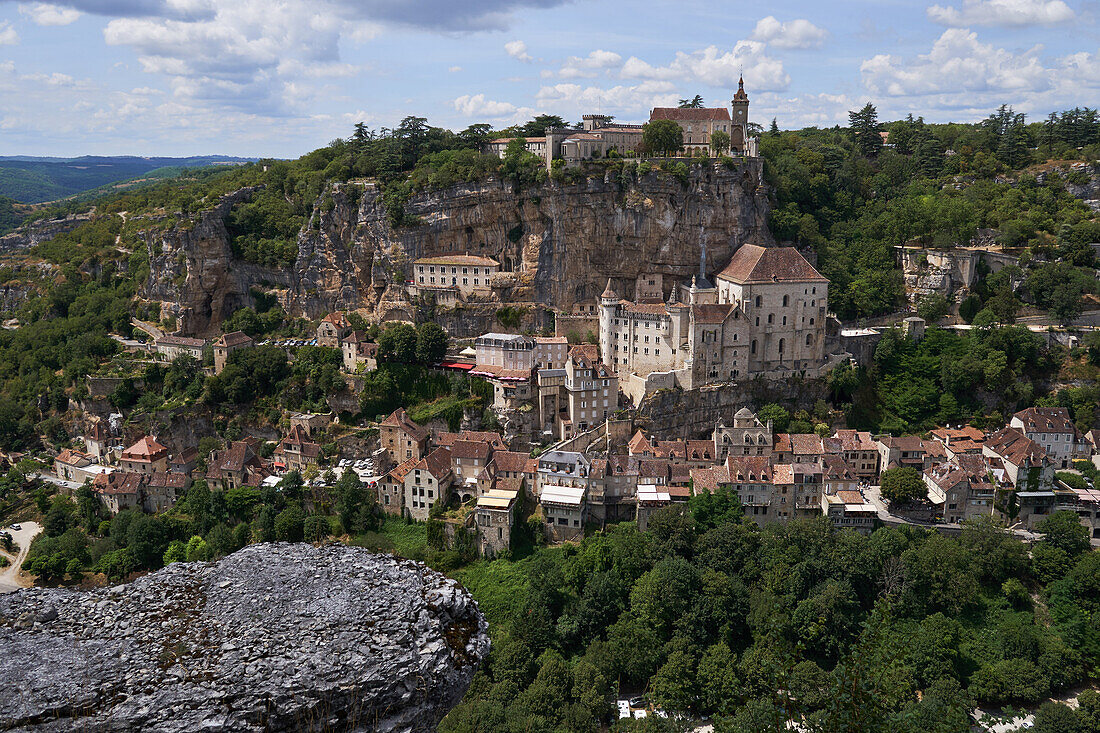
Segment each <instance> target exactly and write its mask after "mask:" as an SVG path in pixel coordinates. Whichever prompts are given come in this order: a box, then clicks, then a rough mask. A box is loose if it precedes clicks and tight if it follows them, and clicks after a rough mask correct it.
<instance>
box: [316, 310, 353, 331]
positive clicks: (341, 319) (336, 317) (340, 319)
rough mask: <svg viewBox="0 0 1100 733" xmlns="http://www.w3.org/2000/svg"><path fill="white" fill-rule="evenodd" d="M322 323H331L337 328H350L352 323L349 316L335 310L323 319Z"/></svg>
mask: <svg viewBox="0 0 1100 733" xmlns="http://www.w3.org/2000/svg"><path fill="white" fill-rule="evenodd" d="M321 323H331V324H332V325H334V326H336V327H337V328H349V327H350V326H351V323H350V322H349V321H348V317H347V316H345V315H344V314H343V313H341V312H340V311H334V312H333V313H329V314H328V315H327V316H325V317H324V318H322V319H321Z"/></svg>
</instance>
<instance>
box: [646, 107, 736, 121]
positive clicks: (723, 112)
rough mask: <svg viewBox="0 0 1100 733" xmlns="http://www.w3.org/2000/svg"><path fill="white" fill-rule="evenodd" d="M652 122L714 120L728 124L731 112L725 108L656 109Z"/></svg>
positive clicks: (651, 116)
mask: <svg viewBox="0 0 1100 733" xmlns="http://www.w3.org/2000/svg"><path fill="white" fill-rule="evenodd" d="M649 119H650V121H653V120H674V121H676V122H696V121H697V122H703V121H707V120H713V121H716V122H723V121H725V122H728V121H729V119H730V111H729V110H728V109H726V108H725V107H654V108H653V111H652V112H650V113H649Z"/></svg>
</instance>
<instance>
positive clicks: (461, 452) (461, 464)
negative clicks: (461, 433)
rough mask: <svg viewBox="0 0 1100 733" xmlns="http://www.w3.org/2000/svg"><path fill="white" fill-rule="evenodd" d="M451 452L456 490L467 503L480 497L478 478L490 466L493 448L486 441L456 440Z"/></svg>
mask: <svg viewBox="0 0 1100 733" xmlns="http://www.w3.org/2000/svg"><path fill="white" fill-rule="evenodd" d="M450 450H451V470H452V471H453V472H454V482H455V484H456V489H455V490H456V491H458V492H459V495H460V500H461V501H462V502H463V503H465V502H467V501H470V500H471V499H473V498H474V497H476V496H477V495H478V493H479V491H478V477H480V476H481V474H482V472H484V471H485V468H486V467H487V466H488V465H489V461H490V460H491V459H492V456H493V448H492V446H491V445H489V444H488V443H486V442H484V441H474V440H456V441H455V442H454V443H453V444H452V445H451V449H450Z"/></svg>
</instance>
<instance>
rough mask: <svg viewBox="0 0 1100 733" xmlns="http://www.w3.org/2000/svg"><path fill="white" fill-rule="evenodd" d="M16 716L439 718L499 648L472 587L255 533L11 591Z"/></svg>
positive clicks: (269, 726)
mask: <svg viewBox="0 0 1100 733" xmlns="http://www.w3.org/2000/svg"><path fill="white" fill-rule="evenodd" d="M0 649H3V650H4V667H5V669H6V670H7V679H6V680H5V684H4V685H3V687H0V727H2V728H3V729H4V730H12V729H16V730H33V731H74V730H81V731H100V730H157V731H164V732H168V733H172V732H174V731H179V732H180V733H183V732H184V731H196V730H204V731H291V730H294V731H297V730H322V729H324V730H344V731H394V732H397V731H431V730H434V729H435V727H436V725H437V724H438V723H439V721H440V719H441V718H442V717H443V716H444V715H445V714H446V713H447V712H448V711H449V710H450V709H451V707H452V706H454V705H455V704H456V703H457V702H458V700H459V699H460V698H461V697H462V695H463V694H464V692H465V691H466V688H467V686H468V685H469V684H470V680H471V679H472V678H473V676H474V672H475V671H476V669H477V666H478V663H479V662H480V661H481V659H482V658H483V657H484V656H485V655H486V654H487V653H488V650H489V637H488V626H487V624H486V622H485V619H484V617H482V615H481V613H480V612H479V611H478V609H477V604H476V603H475V602H474V601H473V599H472V598H471V597H470V595H469V594H468V593H467V592H466V591H465V590H464V589H463V588H461V587H460V586H459V585H458V584H457V583H456V582H455V581H453V580H450V579H448V578H446V577H444V576H443V575H440V574H439V573H436V572H434V571H432V570H429V569H428V568H426V567H424V566H423V565H421V564H419V563H415V562H411V561H406V560H400V559H396V558H393V557H390V556H388V555H374V554H372V553H370V552H369V551H367V550H364V549H360V548H354V547H347V546H344V545H327V546H325V547H321V548H314V547H312V546H310V545H306V544H263V545H252V546H250V547H247V548H245V549H243V550H241V551H240V552H237V553H235V554H233V555H230V556H229V557H227V558H225V559H223V560H221V561H219V562H217V563H175V564H173V565H170V566H168V567H167V568H164V569H163V570H160V571H157V572H155V573H152V574H150V575H147V576H145V577H142V578H140V579H138V580H136V581H134V582H132V583H130V584H128V585H122V586H116V587H113V588H105V589H101V590H96V591H91V592H76V591H68V590H54V589H40V588H35V589H28V590H23V591H18V592H16V593H14V594H11V595H8V596H4V597H0Z"/></svg>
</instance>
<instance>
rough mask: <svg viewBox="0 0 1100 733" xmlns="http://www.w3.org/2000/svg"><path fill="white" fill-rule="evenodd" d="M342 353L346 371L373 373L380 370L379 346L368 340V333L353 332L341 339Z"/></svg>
mask: <svg viewBox="0 0 1100 733" xmlns="http://www.w3.org/2000/svg"><path fill="white" fill-rule="evenodd" d="M340 353H341V356H342V357H343V364H344V371H346V372H356V371H359V366H360V365H363V371H365V372H371V371H374V370H375V369H377V368H378V344H376V343H373V342H372V341H370V340H369V339H368V338H367V333H366V331H352V332H351V333H349V334H348V335H347V336H345V337H344V338H342V339H340Z"/></svg>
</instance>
